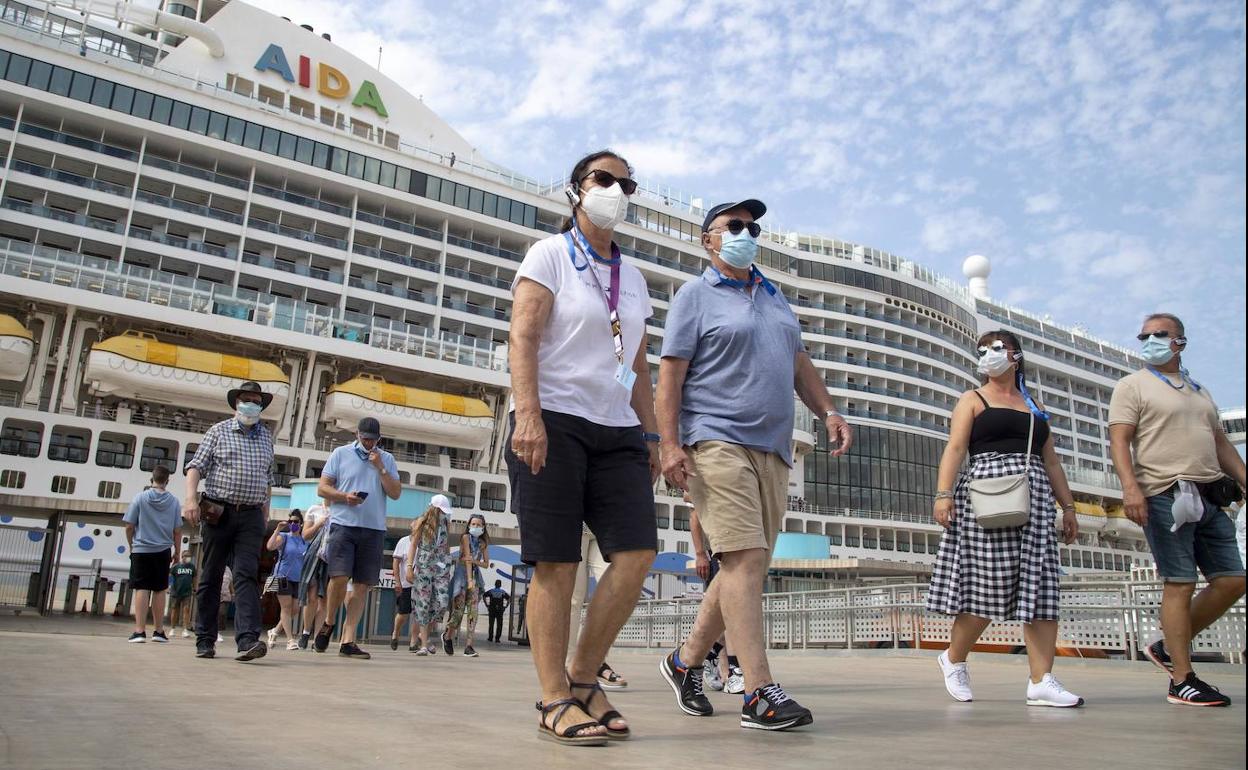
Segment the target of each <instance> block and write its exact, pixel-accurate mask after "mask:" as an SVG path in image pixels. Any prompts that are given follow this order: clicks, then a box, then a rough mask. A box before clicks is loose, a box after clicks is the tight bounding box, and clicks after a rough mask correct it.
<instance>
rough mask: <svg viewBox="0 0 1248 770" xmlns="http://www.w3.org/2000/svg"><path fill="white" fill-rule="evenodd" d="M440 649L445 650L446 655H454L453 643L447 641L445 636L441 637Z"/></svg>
mask: <svg viewBox="0 0 1248 770" xmlns="http://www.w3.org/2000/svg"><path fill="white" fill-rule="evenodd" d="M442 649H444V650H446V654H447V655H454V654H455V642H453V641H451V640H450V639H448V638H447V637H446V634H443V635H442Z"/></svg>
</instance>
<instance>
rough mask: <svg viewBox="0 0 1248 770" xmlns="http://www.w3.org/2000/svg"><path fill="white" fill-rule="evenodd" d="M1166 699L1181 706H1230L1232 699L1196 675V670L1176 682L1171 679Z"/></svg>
mask: <svg viewBox="0 0 1248 770" xmlns="http://www.w3.org/2000/svg"><path fill="white" fill-rule="evenodd" d="M1166 700H1168V701H1170V702H1171V703H1177V704H1179V705H1181V706H1229V705H1231V699H1230V698H1228V697H1226V696H1225V695H1223V694H1222V693H1220V692H1218V688H1216V687H1214V686H1213V685H1211V684H1205V683H1204V682H1202V681H1200V679H1199V678H1198V677H1197V676H1196V672H1195V671H1192V672H1190V673H1188V675H1187V678H1186V679H1184V680H1183V681H1182V682H1179V683H1178V684H1175V682H1174V680H1171V681H1170V692H1169V693H1168V694H1167V695H1166Z"/></svg>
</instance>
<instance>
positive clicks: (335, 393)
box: [323, 374, 494, 449]
mask: <svg viewBox="0 0 1248 770" xmlns="http://www.w3.org/2000/svg"><path fill="white" fill-rule="evenodd" d="M323 414H324V419H325V421H326V422H328V423H330V424H331V425H332V426H333V427H334V428H337V429H338V430H345V431H352V432H354V431H355V428H356V425H357V424H358V423H359V421H360V418H361V417H376V418H377V420H378V421H379V422H380V423H381V432H382V435H383V436H385V437H387V438H397V439H402V440H404V441H416V442H420V443H428V444H437V445H439V446H448V447H458V448H462V449H484V448H485V447H486V446H487V445H488V444H489V443H490V436H492V435H493V433H494V415H493V413H492V412H491V411H490V407H489V405H488V404H486V403H485V402H484V401H482V400H480V399H476V398H467V397H465V396H453V395H450V394H447V393H438V392H437V391H433V390H421V389H420V388H409V387H407V386H405V385H394V384H392V383H389V382H386V381H385V380H383V379H381V378H380V377H376V376H374V375H371V374H361V375H359V376H358V377H353V378H351V379H349V380H347V381H346V382H341V383H338V384H337V385H335V386H333V387H332V388H330V389H329V392H328V393H327V394H326V395H325V406H324V412H323Z"/></svg>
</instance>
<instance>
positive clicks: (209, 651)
mask: <svg viewBox="0 0 1248 770" xmlns="http://www.w3.org/2000/svg"><path fill="white" fill-rule="evenodd" d="M195 657H197V658H215V657H217V648H216V647H213V646H212V643H211V642H196V643H195Z"/></svg>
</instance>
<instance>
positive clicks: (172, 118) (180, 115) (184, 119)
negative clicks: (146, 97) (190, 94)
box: [152, 102, 191, 130]
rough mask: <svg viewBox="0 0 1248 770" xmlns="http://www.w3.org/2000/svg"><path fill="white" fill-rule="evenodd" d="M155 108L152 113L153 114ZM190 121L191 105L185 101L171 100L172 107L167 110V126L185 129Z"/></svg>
mask: <svg viewBox="0 0 1248 770" xmlns="http://www.w3.org/2000/svg"><path fill="white" fill-rule="evenodd" d="M155 113H156V111H155V109H153V110H152V114H153V115H155ZM190 122H191V105H189V104H187V103H186V102H173V109H172V110H170V111H169V126H170V127H171V128H181V129H184V130H185V129H186V127H187V126H188V125H190Z"/></svg>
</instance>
